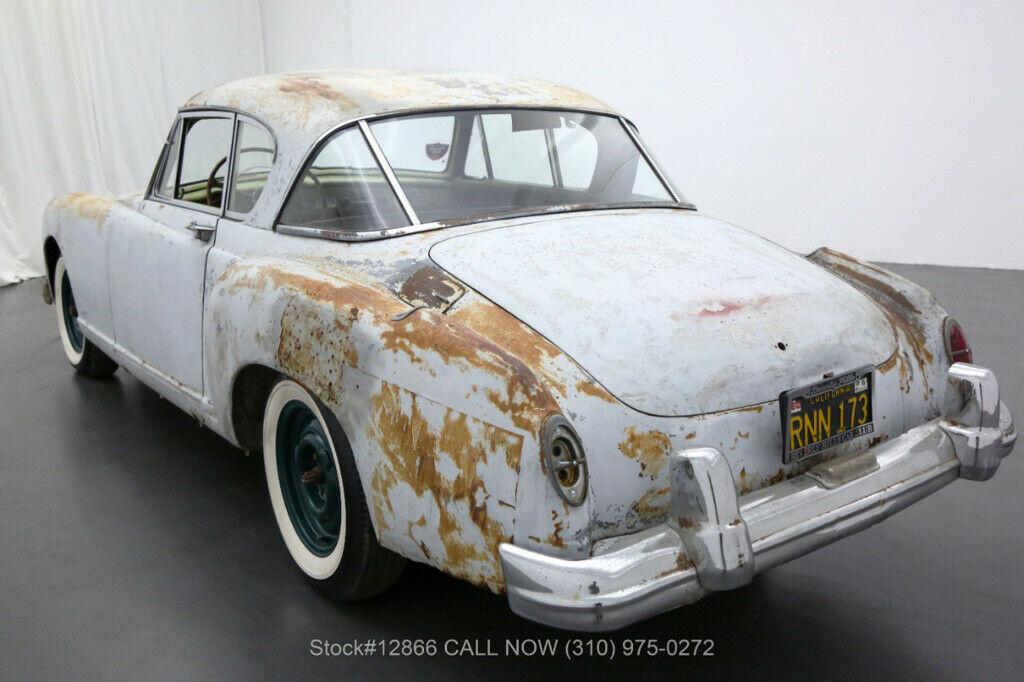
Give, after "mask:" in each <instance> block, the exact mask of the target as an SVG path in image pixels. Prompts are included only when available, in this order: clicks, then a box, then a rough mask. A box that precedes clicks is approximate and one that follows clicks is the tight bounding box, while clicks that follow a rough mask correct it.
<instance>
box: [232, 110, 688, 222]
mask: <svg viewBox="0 0 1024 682" xmlns="http://www.w3.org/2000/svg"><path fill="white" fill-rule="evenodd" d="M509 109H526V110H533V109H535V110H541V111H564V112H568V113H578V114H595V115H598V116H606V117H608V118H613V119H617V120H618V121H619V123H620V125H622V126H623V127H624V128H625V129H626V134H627V135H629V138H630V139H631V140H633V143H634V144H635V145H636V146H637V149H639V150H640V155H641V156H642V157H643V158H644V160H645V161H647V164H648V165H649V166H650V167H651V169H652V170H653V171H654V174H655V175H656V176H657V178H658V181H659V182H661V184H662V185H664V187H665V190H666V191H667V192H668V193H669V196H671V197H672V198H673V201H672V202H654V203H651V204H646V205H645V204H636V203H633V204H623V205H617V204H610V205H603V206H601V207H593V206H551V207H548V208H547V209H537V210H532V211H529V212H524V213H512V214H507V213H506V214H504V215H502V214H498V215H493V216H488V215H482V216H472V217H468V218H465V219H458V220H438V221H434V222H430V223H421V222H420V221H419V217H418V216H416V212H415V211H414V210H413V208H412V205H411V204H409V199H408V197H407V196H406V195H405V190H403V189H402V186H401V184H400V183H399V182H398V178H397V177H396V176H395V174H394V170H393V169H392V168H391V164H390V163H388V162H387V159H386V158H384V153H383V151H381V150H380V146H379V145H378V144H377V139H376V138H375V137H373V132H372V131H371V130H370V127H369V124H370V123H372V122H373V121H378V120H383V119H389V118H401V117H404V116H409V115H415V114H432V113H438V114H441V113H445V112H448V111H470V110H472V111H507V110H509ZM247 115H248V114H247ZM353 125H356V126H358V127H359V130H360V131H361V132H362V133H363V137H364V138H365V139H366V142H367V144H368V145H370V150H371V151H372V152H373V154H374V157H375V158H376V159H377V163H378V164H380V167H381V170H383V171H384V175H385V177H386V178H387V180H388V184H390V185H391V189H392V191H393V192H394V193H395V196H396V198H398V201H399V203H400V204H401V205H402V209H403V210H405V211H406V214H407V216H408V217H409V220H410V221H411V222H412V224H411V225H405V226H402V227H392V228H388V229H384V230H369V231H366V232H344V231H341V230H337V229H323V228H319V227H305V226H299V225H286V224H284V223H282V222H281V214H282V213H283V212H284V206H285V204H286V203H287V202H288V198H289V197H290V196H291V194H292V191H293V190H294V189H295V187H296V185H298V183H299V181H300V180H301V179H302V170H303V169H304V168H305V167H306V164H307V163H309V161H310V160H311V159H312V158H313V155H314V154H316V153H317V152H319V151H320V149H321V148H322V147H323V145H324V143H325V142H326V141H327V140H328V139H330V138H331V137H332V136H334V135H335V134H338V133H340V132H341V131H342V130H344V129H345V128H348V127H350V126H353ZM632 125H633V123H632V121H630V120H629V119H628V118H626V117H625V116H622V115H621V114H618V113H615V112H613V111H606V110H602V109H591V108H586V107H558V106H531V105H518V106H509V105H493V106H486V105H485V106H472V107H466V106H451V107H423V108H419V109H408V110H403V111H399V112H394V111H389V112H382V113H375V114H367V115H365V116H356V117H354V118H350V119H348V120H346V121H344V122H342V123H339V124H337V125H335V126H332V127H331V128H329V129H327V131H325V132H324V133H322V134H321V135H320V136H319V137H317V138H316V140H315V141H314V142H313V144H312V145H311V146H310V147H309V148H308V150H307V151H306V153H305V154H304V155H303V156H302V162H301V163H300V164H298V166H297V167H296V170H295V173H294V174H293V176H292V179H291V181H290V182H289V184H288V190H287V191H286V192H285V193H284V194H283V196H282V198H281V203H280V205H279V206H278V208H277V212H276V214H275V216H274V221H273V223H272V224H271V226H270V229H271V231H273V232H280V233H281V234H287V235H293V236H301V237H317V238H320V239H328V240H331V241H340V242H369V241H377V240H380V239H389V238H391V237H401V236H403V235H407V234H415V233H417V232H430V231H432V230H440V229H444V228H447V227H456V226H460V225H473V224H477V223H487V222H494V221H498V220H512V219H516V218H528V217H536V216H545V215H556V214H559V213H579V212H587V211H593V212H600V211H617V210H622V209H651V208H660V209H682V210H687V211H696V210H697V207H696V206H695V205H694V204H691V203H690V202H688V201H685V200H683V199H682V198H680V196H679V194H678V193H677V192H676V190H675V188H673V186H672V184H671V183H670V182H668V180H667V177H666V176H665V174H664V173H663V172H662V170H661V168H659V167H658V164H656V163H655V162H654V160H653V159H652V158H651V155H650V153H649V152H648V151H647V147H645V146H644V144H643V142H642V141H641V140H640V137H639V135H638V134H637V132H636V131H635V130H634V129H633V128H632ZM482 128H483V126H482V125H481V129H482ZM481 132H482V131H481ZM275 141H276V140H275ZM385 169H386V170H385ZM406 206H408V208H406ZM414 216H416V217H415V218H414Z"/></svg>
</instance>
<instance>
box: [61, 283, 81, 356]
mask: <svg viewBox="0 0 1024 682" xmlns="http://www.w3.org/2000/svg"><path fill="white" fill-rule="evenodd" d="M60 303H61V312H62V313H63V315H64V329H66V330H67V334H68V343H70V344H71V347H72V348H74V350H75V352H76V353H81V352H83V351H84V350H85V336H84V335H83V334H82V330H81V329H80V328H79V326H78V308H77V307H76V306H75V295H74V293H72V291H71V280H69V279H68V273H67V271H66V270H65V271H64V274H63V276H62V277H61V278H60Z"/></svg>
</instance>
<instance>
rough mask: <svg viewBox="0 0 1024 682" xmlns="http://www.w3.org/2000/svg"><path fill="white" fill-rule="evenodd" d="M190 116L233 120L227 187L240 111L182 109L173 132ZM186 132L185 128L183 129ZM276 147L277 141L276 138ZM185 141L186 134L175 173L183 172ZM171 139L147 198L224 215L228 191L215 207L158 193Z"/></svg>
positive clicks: (166, 145)
mask: <svg viewBox="0 0 1024 682" xmlns="http://www.w3.org/2000/svg"><path fill="white" fill-rule="evenodd" d="M188 118H223V119H227V120H229V121H231V138H230V139H229V141H228V160H227V169H226V170H225V175H224V177H225V188H226V187H227V179H228V178H230V177H231V173H232V171H233V170H234V150H235V142H236V140H235V138H236V137H237V135H238V126H237V119H238V113H237V112H236V111H235V110H233V109H228V108H226V107H203V108H189V109H180V110H178V114H177V116H176V117H175V120H174V125H173V126H172V127H171V134H173V133H174V132H176V131H177V130H178V128H179V127H180V126H182V125H183V123H182V122H183V121H184V120H185V119H188ZM182 133H184V130H183V131H182ZM274 142H275V149H276V144H277V141H276V140H275V141H274ZM184 143H185V136H184V134H182V135H180V136H179V137H178V161H177V163H178V169H177V170H176V171H175V173H180V172H181V152H182V149H183V146H184ZM170 144H171V140H170V139H168V140H167V141H166V142H165V143H164V151H163V152H161V155H160V160H159V167H160V170H159V171H158V172H155V173H154V174H153V176H154V177H153V178H152V180H151V182H150V187H149V190H148V191H147V192H146V199H147V200H149V201H155V202H157V203H160V204H167V205H168V206H177V207H179V208H187V209H191V210H193V211H198V212H200V213H205V214H207V215H212V216H217V217H221V218H222V217H224V210H225V206H226V205H227V195H226V193H225V194H223V195H222V196H221V202H220V206H219V207H218V208H214V207H212V206H205V205H203V204H197V203H196V202H194V201H185V200H183V199H175V198H173V197H165V196H161V195H160V194H157V193H156V184H157V182H159V180H158V179H157V178H160V177H162V176H163V171H164V166H165V165H166V163H167V156H168V150H169V149H170ZM180 179H181V178H180V177H175V181H174V185H175V187H177V186H178V181H179V180H180Z"/></svg>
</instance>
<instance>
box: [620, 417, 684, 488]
mask: <svg viewBox="0 0 1024 682" xmlns="http://www.w3.org/2000/svg"><path fill="white" fill-rule="evenodd" d="M671 449H672V439H671V438H669V437H668V434H666V433H662V432H661V431H637V430H636V428H635V427H632V426H630V427H629V428H627V429H626V437H625V439H624V440H623V441H622V442H621V443H619V451H620V452H622V454H624V455H625V456H626V457H629V458H630V459H635V460H636V461H637V462H639V463H640V472H641V473H642V474H643V475H645V476H656V475H657V474H658V473H659V472H660V471H661V468H662V467H663V466H665V463H666V462H668V454H669V451H670V450H671Z"/></svg>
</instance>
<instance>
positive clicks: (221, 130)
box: [156, 117, 232, 208]
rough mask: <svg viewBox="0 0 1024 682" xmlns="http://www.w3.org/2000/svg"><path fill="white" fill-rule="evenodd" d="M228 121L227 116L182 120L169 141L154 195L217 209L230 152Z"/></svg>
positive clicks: (229, 119) (229, 126) (184, 118)
mask: <svg viewBox="0 0 1024 682" xmlns="http://www.w3.org/2000/svg"><path fill="white" fill-rule="evenodd" d="M231 122H232V119H231V118H230V117H216V118H215V117H210V118H200V117H183V118H182V119H181V122H180V123H179V125H178V126H177V129H176V131H175V136H174V139H173V140H172V141H171V149H170V150H169V153H168V155H167V161H166V163H164V168H163V172H162V174H161V176H162V177H161V178H160V183H159V185H158V188H157V192H156V193H157V195H158V196H162V197H166V198H168V199H179V200H181V201H188V202H192V203H195V204H201V205H203V206H210V207H212V208H220V205H221V200H222V198H223V193H224V179H225V176H226V175H227V172H228V163H227V158H228V154H229V153H230V152H231ZM181 137H184V140H180V138H181ZM179 150H180V154H179ZM179 156H180V158H179Z"/></svg>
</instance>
